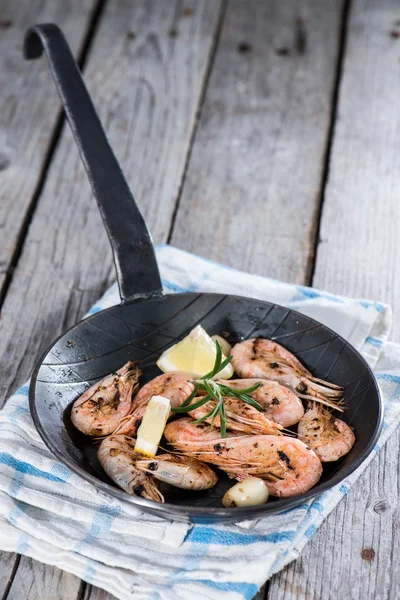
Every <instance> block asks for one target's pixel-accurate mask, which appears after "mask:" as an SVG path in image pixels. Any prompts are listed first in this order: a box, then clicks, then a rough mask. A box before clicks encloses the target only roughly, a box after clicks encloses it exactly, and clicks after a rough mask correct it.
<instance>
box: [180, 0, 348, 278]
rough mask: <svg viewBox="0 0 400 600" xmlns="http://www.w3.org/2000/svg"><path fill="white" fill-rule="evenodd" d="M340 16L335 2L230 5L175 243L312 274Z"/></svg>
mask: <svg viewBox="0 0 400 600" xmlns="http://www.w3.org/2000/svg"><path fill="white" fill-rule="evenodd" d="M340 14H341V2H333V1H331V0H327V1H324V2H317V3H316V2H313V1H312V0H307V1H303V2H301V3H298V2H296V1H295V0H293V1H292V0H290V1H288V2H279V1H271V2H264V0H259V1H253V2H251V3H245V2H241V1H240V0H232V1H231V2H230V3H229V4H228V8H227V12H226V17H225V20H224V25H223V28H222V32H221V38H220V43H219V45H218V48H217V53H216V57H215V64H214V68H213V70H212V73H211V77H210V83H209V86H208V89H207V93H206V96H205V101H204V105H203V108H202V111H201V116H200V122H199V127H198V130H197V132H196V137H195V142H194V147H193V151H192V154H191V159H190V163H189V168H188V172H187V177H186V181H185V185H184V188H183V193H182V198H181V202H180V205H179V209H178V212H177V218H176V221H175V226H174V229H173V232H172V237H171V239H172V243H174V244H175V245H177V246H180V247H182V248H184V249H187V250H191V251H195V252H201V253H202V254H203V255H205V256H207V257H209V258H212V259H216V260H220V261H223V262H224V263H225V264H228V265H231V266H235V267H240V268H242V269H246V270H248V271H250V272H256V273H259V274H262V275H269V276H272V277H277V278H280V279H284V280H289V281H295V282H298V283H303V282H304V281H305V280H306V278H307V275H308V273H309V268H310V258H311V254H312V248H313V244H314V237H315V227H316V216H317V212H318V206H319V197H320V181H321V177H322V172H323V165H324V152H325V148H326V143H327V137H328V132H329V122H330V112H331V97H332V92H333V87H334V80H335V65H336V58H337V53H338V46H339V35H338V33H339V28H340Z"/></svg>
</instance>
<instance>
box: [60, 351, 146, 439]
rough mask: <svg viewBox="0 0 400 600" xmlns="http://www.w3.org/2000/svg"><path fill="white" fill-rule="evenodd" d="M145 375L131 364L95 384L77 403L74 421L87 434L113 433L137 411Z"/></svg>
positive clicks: (72, 418)
mask: <svg viewBox="0 0 400 600" xmlns="http://www.w3.org/2000/svg"><path fill="white" fill-rule="evenodd" d="M140 375H141V372H140V370H139V369H138V367H137V365H136V364H135V363H133V362H127V363H126V365H124V366H123V367H122V368H121V369H118V371H116V372H115V373H111V374H110V375H107V377H105V378H104V379H102V380H101V381H99V382H97V383H95V384H94V385H92V386H91V387H90V388H89V389H87V390H86V392H84V393H83V394H82V396H80V397H79V398H78V399H77V400H75V402H74V404H73V407H72V413H71V420H72V423H73V424H74V425H75V427H76V428H77V429H79V431H82V433H85V434H86V435H93V436H102V435H108V434H110V433H112V432H113V431H114V430H115V428H116V427H117V426H118V425H119V423H120V422H121V420H122V419H123V418H124V417H126V416H127V415H128V414H129V413H130V412H131V411H132V408H133V395H134V392H135V390H136V389H137V388H138V387H139V377H140Z"/></svg>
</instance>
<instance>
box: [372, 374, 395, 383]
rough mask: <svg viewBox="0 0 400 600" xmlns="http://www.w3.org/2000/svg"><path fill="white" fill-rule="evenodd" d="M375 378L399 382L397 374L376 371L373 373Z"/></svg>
mask: <svg viewBox="0 0 400 600" xmlns="http://www.w3.org/2000/svg"><path fill="white" fill-rule="evenodd" d="M375 377H376V378H377V379H382V381H390V382H392V383H400V376H399V375H391V374H390V373H377V374H376V375H375Z"/></svg>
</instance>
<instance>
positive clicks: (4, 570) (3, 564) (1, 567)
mask: <svg viewBox="0 0 400 600" xmlns="http://www.w3.org/2000/svg"><path fill="white" fill-rule="evenodd" d="M17 565H18V555H17V554H13V553H10V552H0V598H5V597H6V594H7V590H8V588H9V586H10V585H11V582H12V579H13V576H14V572H15V569H16V568H17Z"/></svg>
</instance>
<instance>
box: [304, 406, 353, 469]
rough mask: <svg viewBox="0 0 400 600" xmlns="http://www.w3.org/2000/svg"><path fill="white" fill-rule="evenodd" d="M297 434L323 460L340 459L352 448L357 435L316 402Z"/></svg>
mask: <svg viewBox="0 0 400 600" xmlns="http://www.w3.org/2000/svg"><path fill="white" fill-rule="evenodd" d="M297 434H298V437H299V439H301V440H302V441H303V442H304V443H305V444H307V445H308V446H310V448H312V449H313V450H314V452H315V454H317V456H319V458H320V460H321V461H322V462H332V461H334V460H338V459H339V458H341V457H342V456H344V455H345V454H347V453H348V452H350V450H351V449H352V447H353V445H354V442H355V440H356V437H355V435H354V433H353V431H352V430H351V429H350V427H349V426H348V425H347V423H345V422H344V421H342V420H341V419H336V418H335V417H334V416H333V415H332V414H331V413H330V412H329V411H328V410H326V409H324V408H323V407H321V406H317V405H316V404H315V403H314V402H313V403H311V406H310V408H309V409H308V410H307V411H306V413H305V415H304V417H303V418H302V419H301V421H300V422H299V425H298V428H297Z"/></svg>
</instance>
